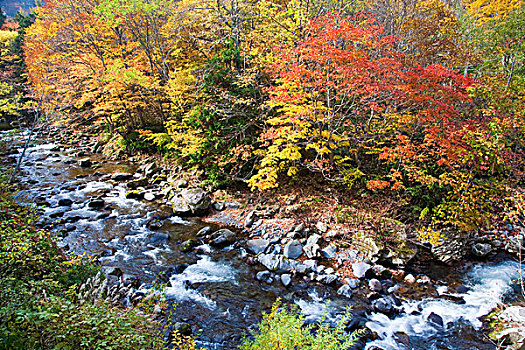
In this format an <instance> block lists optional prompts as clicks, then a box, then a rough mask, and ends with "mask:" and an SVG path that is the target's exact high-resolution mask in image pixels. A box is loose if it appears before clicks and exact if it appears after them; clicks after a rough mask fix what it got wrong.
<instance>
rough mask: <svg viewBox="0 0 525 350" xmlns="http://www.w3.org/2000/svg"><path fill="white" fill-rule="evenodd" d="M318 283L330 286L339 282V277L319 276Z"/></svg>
mask: <svg viewBox="0 0 525 350" xmlns="http://www.w3.org/2000/svg"><path fill="white" fill-rule="evenodd" d="M316 281H317V282H321V283H322V284H326V285H329V284H332V283H334V282H335V281H337V276H336V275H319V276H317V278H316Z"/></svg>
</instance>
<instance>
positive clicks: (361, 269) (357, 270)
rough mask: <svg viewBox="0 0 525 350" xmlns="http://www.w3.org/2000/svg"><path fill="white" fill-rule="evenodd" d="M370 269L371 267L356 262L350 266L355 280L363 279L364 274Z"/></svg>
mask: <svg viewBox="0 0 525 350" xmlns="http://www.w3.org/2000/svg"><path fill="white" fill-rule="evenodd" d="M371 268H372V266H370V265H369V264H367V263H364V262H358V263H354V264H352V272H353V274H354V276H355V277H356V278H359V279H361V278H364V277H365V275H366V273H367V272H368V271H369V270H370V269H371Z"/></svg>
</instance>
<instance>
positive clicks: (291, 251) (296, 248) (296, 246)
mask: <svg viewBox="0 0 525 350" xmlns="http://www.w3.org/2000/svg"><path fill="white" fill-rule="evenodd" d="M302 254H303V246H302V245H301V242H299V241H298V240H292V241H290V242H288V243H287V244H286V245H285V246H284V252H283V255H284V256H285V257H287V258H288V259H297V258H298V257H300V256H301V255H302Z"/></svg>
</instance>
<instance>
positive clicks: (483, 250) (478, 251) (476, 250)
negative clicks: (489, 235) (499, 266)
mask: <svg viewBox="0 0 525 350" xmlns="http://www.w3.org/2000/svg"><path fill="white" fill-rule="evenodd" d="M471 251H472V254H474V255H475V256H477V257H480V258H484V257H486V256H487V255H489V253H490V252H491V251H492V246H491V245H490V244H488V243H475V244H474V245H472V247H471Z"/></svg>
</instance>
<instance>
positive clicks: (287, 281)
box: [281, 273, 292, 287]
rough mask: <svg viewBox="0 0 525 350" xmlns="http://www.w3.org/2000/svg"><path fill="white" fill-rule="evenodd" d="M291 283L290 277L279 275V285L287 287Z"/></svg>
mask: <svg viewBox="0 0 525 350" xmlns="http://www.w3.org/2000/svg"><path fill="white" fill-rule="evenodd" d="M291 282H292V276H290V275H289V274H287V273H285V274H282V275H281V283H282V284H283V286H285V287H288V286H289V285H290V283H291Z"/></svg>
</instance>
